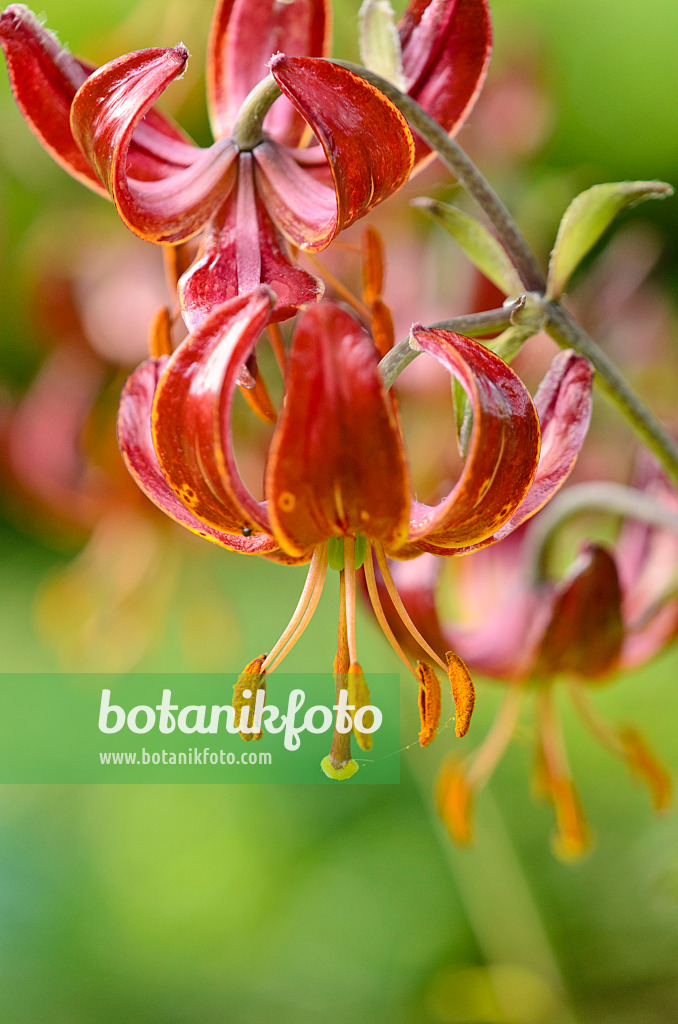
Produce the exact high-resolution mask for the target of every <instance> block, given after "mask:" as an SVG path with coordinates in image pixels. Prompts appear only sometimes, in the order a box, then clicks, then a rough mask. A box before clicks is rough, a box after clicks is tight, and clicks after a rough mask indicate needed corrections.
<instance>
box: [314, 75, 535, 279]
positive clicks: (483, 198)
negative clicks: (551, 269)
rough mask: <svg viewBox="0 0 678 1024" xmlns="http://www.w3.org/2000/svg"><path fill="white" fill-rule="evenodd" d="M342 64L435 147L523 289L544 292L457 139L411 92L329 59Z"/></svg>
mask: <svg viewBox="0 0 678 1024" xmlns="http://www.w3.org/2000/svg"><path fill="white" fill-rule="evenodd" d="M332 63H333V64H338V65H340V66H341V67H342V68H347V70H349V71H352V72H353V74H354V75H358V76H359V77H360V78H364V79H365V81H366V82H369V83H370V85H373V86H374V87H375V88H377V89H379V91H380V92H383V93H384V95H385V96H387V97H388V99H390V101H391V103H393V104H394V106H396V107H397V108H398V110H399V111H400V112H401V114H402V115H403V117H405V118H406V120H407V121H408V122H409V123H410V124H411V125H412V127H413V128H414V130H415V131H416V132H417V134H418V135H421V137H422V139H423V140H424V141H425V142H427V143H428V145H429V146H430V147H431V148H432V149H434V150H435V151H436V153H437V154H438V156H439V157H440V159H441V160H442V161H443V163H444V164H445V165H446V167H448V168H449V170H450V171H451V172H452V174H454V176H455V178H457V179H458V180H459V182H460V183H461V184H462V185H463V186H464V188H465V189H466V191H467V192H468V193H469V195H471V196H473V198H474V199H475V200H476V202H477V203H478V204H479V205H480V206H481V207H482V208H483V210H484V211H485V213H486V214H487V216H488V218H489V220H490V222H491V223H492V226H493V227H494V230H495V231H496V233H497V236H498V237H499V239H500V241H501V242H502V244H503V246H504V248H505V249H506V251H507V253H508V254H509V256H510V257H511V261H512V263H513V265H514V267H515V269H516V272H517V273H518V275H519V277H520V280H521V281H522V282H523V284H524V285H525V288H526V289H527V291H531V292H540V293H541V294H543V293H544V291H545V289H546V281H545V279H544V275H543V274H542V271H541V268H540V266H539V264H538V263H537V260H536V259H535V256H534V254H533V252H532V251H531V249H530V247H529V245H528V244H527V242H526V241H525V238H524V237H523V234H522V232H521V231H520V228H519V227H518V225H517V224H516V222H515V221H514V219H513V217H512V216H511V214H510V213H509V212H508V210H507V209H506V207H505V206H504V204H503V203H502V201H501V199H500V198H499V196H498V195H497V193H496V192H495V191H494V189H493V188H492V186H491V185H490V184H489V182H488V181H487V180H486V178H485V177H484V176H483V175H482V174H481V173H480V171H479V170H478V168H477V167H476V166H475V164H474V163H473V161H472V160H471V159H470V158H469V157H468V156H467V155H466V153H465V152H464V150H463V149H462V148H461V146H460V145H459V143H457V142H455V140H454V139H451V138H450V136H449V135H448V134H447V132H446V131H445V129H444V128H442V127H441V126H440V125H439V124H438V122H437V121H435V120H434V119H433V118H432V117H431V116H430V114H427V113H426V111H425V110H424V109H423V108H422V107H420V106H419V104H418V103H417V102H416V100H413V99H412V97H411V96H408V95H407V94H406V93H404V92H401V91H400V89H398V88H396V86H395V85H393V84H392V83H391V82H389V81H388V80H387V79H386V78H382V77H381V75H377V74H375V73H374V72H373V71H368V70H367V68H364V67H361V66H360V65H359V64H352V63H351V62H350V61H346V60H333V61H332Z"/></svg>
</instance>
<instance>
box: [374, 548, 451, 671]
mask: <svg viewBox="0 0 678 1024" xmlns="http://www.w3.org/2000/svg"><path fill="white" fill-rule="evenodd" d="M374 553H375V555H376V556H377V562H378V564H379V569H380V570H381V575H382V578H383V580H384V586H385V587H386V590H387V592H388V596H389V597H390V598H391V600H392V601H393V605H394V607H395V609H396V611H397V612H398V615H399V616H400V619H401V621H402V623H403V625H404V626H405V627H406V628H407V631H408V632H409V634H410V635H411V636H412V638H413V639H414V640H416V641H417V643H418V644H419V646H420V647H422V648H423V650H425V651H426V653H427V654H428V655H429V656H430V657H431V658H433V660H434V661H435V663H436V665H440V667H441V669H442V670H443V672H444V673H445V675H447V665H446V664H445V662H444V661H443V660H442V658H440V656H439V655H437V654H436V652H435V651H434V650H433V648H432V647H431V646H430V644H428V643H427V642H426V640H424V638H423V636H422V635H421V633H420V632H419V630H418V629H417V627H416V626H415V624H414V623H413V622H412V619H411V618H410V616H409V615H408V613H407V609H406V608H405V605H404V604H403V601H402V598H401V596H400V594H399V593H398V591H397V589H396V585H395V583H394V582H393V577H392V576H391V570H390V569H389V565H388V560H387V558H386V553H385V551H384V548H383V546H382V545H381V544H375V545H374Z"/></svg>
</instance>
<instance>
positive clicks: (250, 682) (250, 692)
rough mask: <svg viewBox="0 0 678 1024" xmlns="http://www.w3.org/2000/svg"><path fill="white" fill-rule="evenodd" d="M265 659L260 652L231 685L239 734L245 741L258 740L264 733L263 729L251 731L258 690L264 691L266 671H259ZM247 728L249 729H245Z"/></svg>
mask: <svg viewBox="0 0 678 1024" xmlns="http://www.w3.org/2000/svg"><path fill="white" fill-rule="evenodd" d="M265 659H266V655H265V654H262V655H261V656H260V657H259V658H255V659H254V661H251V662H250V663H249V665H247V667H246V668H245V670H244V671H243V672H241V673H240V675H239V676H238V681H237V683H236V684H235V686H234V687H233V707H234V708H235V714H236V723H237V725H238V726H239V728H240V735H241V737H242V739H244V740H245V742H249V740H260V739H261V737H262V736H263V735H264V733H263V730H261V731H259V732H252V722H253V718H254V708H255V704H256V699H257V693H258V692H259V690H263V691H264V693H266V673H265V672H262V671H261V666H262V665H263V663H264V661H265ZM247 730H249V731H247Z"/></svg>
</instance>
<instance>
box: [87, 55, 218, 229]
mask: <svg viewBox="0 0 678 1024" xmlns="http://www.w3.org/2000/svg"><path fill="white" fill-rule="evenodd" d="M187 59H188V53H187V51H186V49H185V47H182V46H177V47H175V48H173V49H152V50H141V51H139V52H138V53H130V54H127V55H126V56H124V57H120V58H119V59H118V60H116V61H112V62H111V63H110V64H106V65H105V66H104V67H103V68H100V69H99V71H97V72H95V74H93V75H92V76H91V77H90V78H88V79H87V81H86V82H85V84H84V85H83V86H82V87H81V88H80V90H79V91H78V93H77V95H76V97H75V99H74V101H73V106H72V110H71V127H72V130H73V135H74V137H75V139H76V140H77V142H78V143H79V145H80V146H82V148H83V150H84V152H85V153H86V154H87V156H88V157H89V159H90V161H91V163H92V166H93V167H94V168H95V169H96V171H97V173H98V174H99V175H100V177H101V180H102V181H103V182H104V184H105V185H106V187H107V188H108V190H109V192H110V193H111V196H112V197H113V200H114V201H115V204H116V207H117V208H118V212H119V214H120V216H121V217H122V219H123V220H124V221H125V223H126V224H127V225H128V227H130V228H131V229H132V231H134V232H135V233H136V234H138V235H140V236H141V237H142V238H145V239H147V240H149V241H152V242H179V241H184V240H185V239H187V238H190V237H191V236H192V235H194V234H196V233H197V232H198V231H199V230H200V229H201V228H202V227H203V225H204V224H205V222H206V221H207V220H208V219H209V217H210V215H211V214H212V213H213V212H214V210H215V209H216V208H217V206H218V205H219V204H220V203H221V202H223V199H224V196H225V194H227V192H228V191H229V189H230V188H231V187H232V185H233V182H234V180H235V157H236V152H235V148H234V146H233V145H232V144H231V143H230V142H229V141H228V140H224V141H222V142H218V143H215V144H214V145H213V146H211V147H210V148H209V149H206V150H201V149H199V148H198V147H196V146H193V145H192V144H189V143H187V142H184V141H178V140H177V139H174V138H171V137H170V136H169V135H166V136H164V138H163V140H162V142H163V145H162V147H160V146H159V145H158V133H157V132H156V131H154V128H155V123H153V125H152V126H151V130H153V141H154V143H155V149H156V151H155V152H154V153H153V154H152V156H153V160H152V162H146V163H143V162H141V161H138V160H137V161H136V162H132V163H131V164H129V163H128V156H129V154H130V146H131V143H132V139H133V136H134V137H135V139H136V140H140V141H142V142H143V141H144V140H145V139H147V137H148V133H149V126H148V123H145V124H142V123H141V122H142V119H143V118H144V116H145V115H146V114H147V112H148V111H149V110H150V108H151V106H152V104H153V103H154V102H155V101H156V99H157V98H158V97H159V96H160V94H161V93H162V92H163V91H164V89H165V88H166V87H167V86H168V85H169V83H170V82H172V81H173V79H174V78H176V77H177V76H178V75H179V74H181V73H182V71H183V70H184V67H185V65H186V61H187ZM140 163H141V166H139V164H140ZM135 171H136V173H137V174H138V176H137V177H135V176H134V174H135Z"/></svg>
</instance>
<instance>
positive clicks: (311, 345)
mask: <svg viewBox="0 0 678 1024" xmlns="http://www.w3.org/2000/svg"><path fill="white" fill-rule="evenodd" d="M377 365H378V354H377V351H376V348H375V346H374V344H373V342H372V341H371V339H370V338H369V336H368V335H367V334H366V332H365V331H364V330H363V328H362V327H361V326H360V324H359V323H358V322H357V321H356V320H355V318H354V317H352V316H350V315H349V314H348V313H346V312H345V311H344V310H343V309H341V308H340V307H339V306H336V305H334V304H332V303H326V304H323V305H320V306H314V307H313V308H311V309H310V310H308V311H307V312H306V313H304V314H303V316H302V318H301V320H300V321H299V324H298V326H297V329H296V331H295V334H294V338H293V343H292V349H291V352H290V359H289V371H288V379H287V396H286V401H285V406H284V409H283V412H282V414H281V416H280V419H279V421H278V426H277V428H276V432H275V434H274V436H273V441H272V443H271V449H270V453H269V463H268V469H267V474H266V492H267V494H268V497H269V514H270V518H271V523H272V526H273V531H274V533H275V535H276V537H277V538H278V540H279V541H280V544H281V546H282V547H283V548H284V549H285V550H289V551H290V552H291V553H293V554H296V553H300V552H301V551H303V550H304V549H306V548H309V547H312V546H313V545H315V544H318V543H320V542H321V541H324V540H326V539H327V538H328V537H331V536H342V535H345V534H354V533H362V534H366V535H367V536H368V537H370V538H371V539H374V540H384V541H386V542H387V543H388V544H390V545H393V546H396V547H397V546H398V545H399V544H400V543H402V542H403V541H404V539H405V536H406V533H407V514H408V507H409V483H408V478H407V469H406V465H405V455H404V450H403V446H402V441H401V437H400V432H399V429H398V426H397V423H396V418H395V415H394V412H393V408H392V405H391V402H390V400H389V399H388V397H387V396H386V395H385V394H384V390H383V386H382V383H381V378H380V376H379V372H378V369H377Z"/></svg>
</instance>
